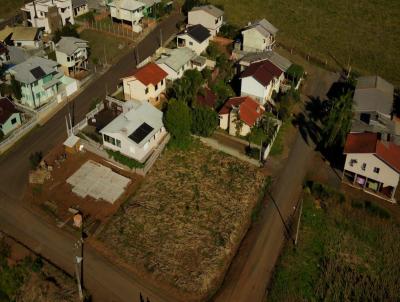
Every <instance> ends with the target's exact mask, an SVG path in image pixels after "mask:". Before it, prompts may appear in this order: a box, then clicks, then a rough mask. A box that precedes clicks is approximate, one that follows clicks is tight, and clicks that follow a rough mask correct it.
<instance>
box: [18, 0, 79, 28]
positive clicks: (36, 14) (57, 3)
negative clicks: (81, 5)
mask: <svg viewBox="0 0 400 302" xmlns="http://www.w3.org/2000/svg"><path fill="white" fill-rule="evenodd" d="M21 10H22V12H23V15H24V19H25V22H26V23H27V24H26V25H28V26H31V27H38V28H41V27H42V28H44V31H45V33H47V34H51V33H54V32H55V31H56V30H57V29H61V28H62V27H63V26H65V25H66V24H75V19H74V13H73V9H72V2H71V0H36V1H32V2H29V3H27V4H25V6H23V7H22V8H21Z"/></svg>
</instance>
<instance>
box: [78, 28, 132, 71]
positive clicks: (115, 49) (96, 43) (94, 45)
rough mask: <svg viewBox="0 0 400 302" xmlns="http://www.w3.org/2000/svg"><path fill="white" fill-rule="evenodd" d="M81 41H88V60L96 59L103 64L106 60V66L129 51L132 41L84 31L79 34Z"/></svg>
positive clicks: (92, 31)
mask: <svg viewBox="0 0 400 302" xmlns="http://www.w3.org/2000/svg"><path fill="white" fill-rule="evenodd" d="M80 37H81V39H84V40H87V41H89V45H90V60H92V61H93V60H94V59H98V60H99V61H100V62H104V57H105V56H106V58H107V63H108V64H113V63H115V62H117V61H118V60H119V59H120V58H121V57H122V56H123V55H124V54H126V53H127V52H128V50H129V44H130V43H132V41H128V40H126V39H122V38H118V37H115V36H112V35H107V34H104V33H101V32H98V31H94V30H84V31H83V32H81V33H80Z"/></svg>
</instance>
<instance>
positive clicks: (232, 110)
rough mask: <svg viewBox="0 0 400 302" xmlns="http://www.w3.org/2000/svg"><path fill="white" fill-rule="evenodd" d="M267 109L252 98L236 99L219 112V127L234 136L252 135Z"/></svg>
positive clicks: (232, 99)
mask: <svg viewBox="0 0 400 302" xmlns="http://www.w3.org/2000/svg"><path fill="white" fill-rule="evenodd" d="M264 112H265V109H264V107H263V106H261V105H260V104H259V103H258V102H257V101H255V100H254V99H252V98H251V97H248V96H245V97H234V98H231V99H229V100H228V101H226V103H225V104H224V106H223V107H222V108H221V109H220V111H219V126H220V128H221V129H224V130H228V132H229V134H230V135H233V136H237V135H240V136H246V135H248V134H250V132H251V128H253V127H254V126H255V125H256V124H257V122H258V121H259V120H260V119H261V117H262V115H263V114H264Z"/></svg>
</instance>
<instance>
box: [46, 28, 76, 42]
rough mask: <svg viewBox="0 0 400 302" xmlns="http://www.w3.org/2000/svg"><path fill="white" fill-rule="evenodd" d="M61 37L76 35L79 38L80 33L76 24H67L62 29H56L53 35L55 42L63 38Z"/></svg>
mask: <svg viewBox="0 0 400 302" xmlns="http://www.w3.org/2000/svg"><path fill="white" fill-rule="evenodd" d="M61 37H75V38H79V37H80V36H79V33H78V31H77V30H76V26H75V25H72V24H67V25H65V26H64V27H63V28H61V30H56V32H55V33H54V36H53V42H54V43H58V41H60V40H61Z"/></svg>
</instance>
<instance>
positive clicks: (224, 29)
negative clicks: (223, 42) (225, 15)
mask: <svg viewBox="0 0 400 302" xmlns="http://www.w3.org/2000/svg"><path fill="white" fill-rule="evenodd" d="M219 35H221V36H223V37H225V38H228V39H232V40H236V39H237V38H239V37H240V31H239V28H238V27H236V26H235V25H232V24H230V23H225V24H223V25H222V26H221V29H220V31H219Z"/></svg>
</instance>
